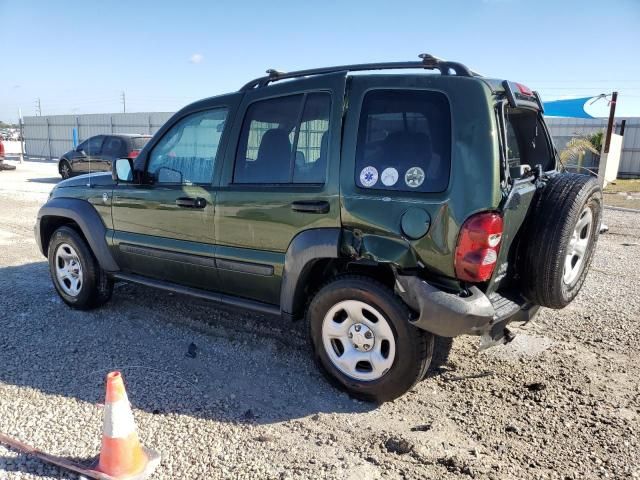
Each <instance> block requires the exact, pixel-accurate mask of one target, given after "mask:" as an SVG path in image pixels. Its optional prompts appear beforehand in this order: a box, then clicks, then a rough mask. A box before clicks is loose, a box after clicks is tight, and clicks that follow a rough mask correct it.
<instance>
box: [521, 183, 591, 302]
mask: <svg viewBox="0 0 640 480" xmlns="http://www.w3.org/2000/svg"><path fill="white" fill-rule="evenodd" d="M529 215H530V218H529V220H528V225H527V228H526V229H525V231H524V232H523V233H524V237H523V238H522V243H521V246H522V247H523V250H524V252H523V258H522V263H521V268H520V271H521V275H522V280H523V287H524V291H525V295H526V296H527V298H529V300H531V301H532V302H534V303H536V304H538V305H542V306H544V307H550V308H556V309H559V308H564V307H566V306H567V305H568V304H569V303H570V302H571V301H572V300H573V299H574V298H575V296H576V295H577V294H578V292H579V291H580V288H581V287H582V284H583V283H584V280H585V278H586V276H587V271H588V270H589V265H590V264H591V259H592V258H593V253H594V251H595V247H596V243H597V241H598V235H599V233H600V221H601V219H602V190H601V188H600V185H599V183H598V181H597V180H596V179H595V178H594V177H590V176H587V175H577V174H573V173H563V174H559V175H556V176H554V177H552V178H551V179H549V181H548V182H547V184H546V186H545V187H544V188H541V189H540V190H538V191H537V192H536V197H535V198H534V200H533V202H532V204H531V211H530V214H529Z"/></svg>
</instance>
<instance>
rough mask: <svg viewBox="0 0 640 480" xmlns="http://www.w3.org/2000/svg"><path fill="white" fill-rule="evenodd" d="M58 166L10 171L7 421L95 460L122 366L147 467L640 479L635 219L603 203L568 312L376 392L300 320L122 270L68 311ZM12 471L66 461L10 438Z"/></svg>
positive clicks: (238, 474)
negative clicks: (336, 370) (333, 364)
mask: <svg viewBox="0 0 640 480" xmlns="http://www.w3.org/2000/svg"><path fill="white" fill-rule="evenodd" d="M57 180H58V178H57V175H56V171H55V165H54V164H52V163H50V162H25V163H24V164H22V165H18V169H17V170H15V171H5V172H0V432H3V433H5V434H8V435H12V436H14V437H17V438H19V439H21V440H23V441H25V442H28V443H30V444H32V445H34V446H36V447H38V448H41V449H43V450H45V451H47V452H49V453H52V454H56V455H61V456H66V457H70V458H75V459H79V460H80V461H87V462H88V461H90V459H91V458H92V457H93V456H94V455H95V454H96V453H97V452H98V449H99V445H100V432H101V427H102V423H101V422H102V420H101V418H102V412H103V408H102V405H101V404H102V402H103V401H104V376H105V374H106V373H107V372H108V371H110V370H114V369H120V370H121V371H122V372H123V375H124V378H125V382H126V385H127V388H128V393H129V398H130V400H131V402H132V404H133V406H134V415H135V419H136V422H137V426H138V430H139V433H140V436H141V438H142V440H143V442H144V444H145V445H146V446H148V447H151V448H154V449H156V450H158V451H159V452H161V454H162V463H161V466H160V467H159V469H158V470H157V472H156V473H155V474H154V476H153V477H152V478H158V479H175V478H185V479H187V478H194V479H195V478H198V479H200V478H203V479H204V478H206V479H212V478H247V479H248V478H251V479H254V478H255V479H263V478H264V479H293V478H295V479H307V478H330V479H352V480H355V479H381V478H384V479H401V478H411V479H413V478H430V479H440V478H444V479H450V478H469V477H470V478H490V479H518V480H520V479H538V478H550V479H551V478H553V479H584V478H640V380H639V379H640V362H638V358H639V355H638V354H639V351H640V334H639V333H638V331H639V327H640V292H639V288H638V283H639V281H640V269H638V264H640V214H636V213H630V212H621V211H612V210H606V211H605V222H606V223H607V224H608V226H609V228H610V231H609V233H607V234H606V235H603V236H601V237H600V243H599V245H598V251H597V254H596V257H595V260H594V263H593V266H592V269H591V272H590V274H589V277H588V279H587V281H586V283H585V286H584V288H583V290H582V292H581V293H580V295H579V297H578V298H577V300H576V301H575V302H574V303H572V304H571V305H570V306H569V307H568V308H566V309H564V310H561V311H552V310H548V309H544V310H543V311H542V312H541V314H540V315H539V317H538V318H537V319H536V321H535V322H532V323H530V324H528V325H526V326H525V327H523V328H516V329H515V331H516V333H517V334H518V335H517V337H516V339H515V340H514V342H512V343H511V344H509V345H507V346H501V347H495V348H492V349H489V350H487V351H485V352H482V353H480V354H478V353H476V346H477V343H478V339H476V338H471V337H469V338H461V339H456V340H455V341H454V342H453V346H452V348H451V352H450V356H449V360H448V361H447V362H445V363H443V364H439V365H438V362H435V365H436V367H435V368H433V369H432V371H431V374H430V376H429V377H428V378H427V379H425V380H424V381H422V382H421V383H420V384H419V385H417V386H416V387H415V388H414V389H413V391H411V392H410V393H408V394H407V395H405V396H404V397H402V398H400V399H398V400H396V401H395V402H392V403H386V404H383V405H372V404H367V403H362V402H358V401H354V400H352V399H350V398H349V397H348V396H347V395H345V394H343V393H341V392H339V391H337V390H335V389H334V388H333V387H331V386H330V385H328V384H327V383H326V381H325V380H324V379H323V377H322V376H321V375H320V374H319V373H318V371H317V370H316V368H315V366H314V365H313V362H312V361H311V359H310V355H309V352H308V350H307V346H306V341H305V337H304V332H303V331H302V329H301V326H300V325H298V324H294V325H291V324H287V323H285V322H283V321H281V320H279V319H274V318H270V317H264V316H260V315H255V314H251V313H247V312H244V311H240V310H232V309H229V308H222V307H220V306H218V305H215V304H212V303H207V302H204V301H200V300H194V299H191V298H186V297H180V296H175V295H170V294H167V293H164V292H160V291H156V290H152V289H148V288H145V287H140V286H133V285H127V284H119V285H117V287H116V291H115V293H114V298H113V299H112V301H111V302H110V303H109V304H107V305H106V306H105V307H103V308H102V309H99V310H96V311H92V312H88V313H87V312H78V311H73V310H70V309H69V308H67V307H66V306H65V305H64V304H63V303H62V302H61V301H60V300H59V298H58V296H57V295H56V293H55V291H54V288H53V286H52V284H51V280H50V278H49V273H48V268H47V264H46V262H45V259H44V258H43V257H42V256H41V254H40V253H39V252H38V250H37V247H36V244H35V241H34V238H33V224H34V220H35V217H36V213H37V210H38V208H39V206H40V205H41V204H42V203H43V202H44V201H46V198H47V195H48V191H49V190H50V189H51V188H52V187H53V185H54V184H55V182H57ZM445 343H446V342H439V344H440V351H442V350H443V348H444V347H445V346H446V345H445ZM191 344H193V345H195V347H194V346H191ZM190 346H191V347H190ZM189 350H191V351H192V352H195V358H193V356H188V355H187V352H188V351H189ZM0 478H2V479H4V478H7V479H18V478H19V479H43V478H46V479H53V478H69V475H68V474H66V473H64V472H61V471H60V470H59V469H57V468H54V467H51V466H48V465H45V464H43V463H41V462H39V461H37V460H34V459H33V458H30V457H29V456H25V455H22V454H20V453H18V452H15V451H12V450H10V449H7V448H4V447H1V446H0Z"/></svg>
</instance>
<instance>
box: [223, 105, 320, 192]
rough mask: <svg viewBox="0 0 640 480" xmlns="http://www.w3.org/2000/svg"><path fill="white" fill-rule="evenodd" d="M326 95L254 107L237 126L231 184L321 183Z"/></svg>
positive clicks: (248, 110) (252, 106)
mask: <svg viewBox="0 0 640 480" xmlns="http://www.w3.org/2000/svg"><path fill="white" fill-rule="evenodd" d="M330 110H331V95H330V94H328V93H324V92H317V93H309V94H305V95H291V96H287V97H280V98H272V99H268V100H261V101H258V102H255V103H253V104H252V105H251V106H250V107H249V108H248V109H247V113H246V115H245V118H244V122H243V124H242V133H241V135H240V142H239V145H238V151H237V153H236V163H235V167H234V173H233V181H234V183H252V184H255V183H261V184H289V183H324V180H325V175H326V169H327V156H328V145H329V137H328V132H329V115H330Z"/></svg>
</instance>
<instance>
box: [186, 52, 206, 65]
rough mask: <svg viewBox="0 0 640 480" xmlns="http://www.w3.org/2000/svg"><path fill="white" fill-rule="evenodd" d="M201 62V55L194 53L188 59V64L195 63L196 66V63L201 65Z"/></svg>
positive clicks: (202, 57)
mask: <svg viewBox="0 0 640 480" xmlns="http://www.w3.org/2000/svg"><path fill="white" fill-rule="evenodd" d="M203 60H204V55H202V54H201V53H194V54H193V55H191V57H189V63H195V64H196V65H197V64H198V63H202V61H203Z"/></svg>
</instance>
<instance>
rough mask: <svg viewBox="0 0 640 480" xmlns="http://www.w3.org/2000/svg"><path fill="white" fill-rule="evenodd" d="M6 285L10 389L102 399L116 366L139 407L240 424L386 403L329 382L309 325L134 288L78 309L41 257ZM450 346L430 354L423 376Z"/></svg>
mask: <svg viewBox="0 0 640 480" xmlns="http://www.w3.org/2000/svg"><path fill="white" fill-rule="evenodd" d="M0 292H3V293H2V295H0V312H3V314H2V315H0V365H3V367H2V368H1V369H0V382H2V383H5V384H12V385H17V386H24V387H31V388H35V389H38V390H40V391H41V392H43V393H45V394H47V395H61V396H64V397H69V398H75V399H77V400H80V401H84V402H89V403H92V404H101V403H102V402H103V401H104V378H105V375H106V374H107V373H108V372H109V371H112V370H120V371H122V372H123V375H124V378H125V383H126V386H127V391H128V393H129V398H130V400H131V402H132V404H133V406H134V407H136V408H138V409H141V410H143V411H145V412H148V413H150V414H153V415H167V414H179V415H190V416H195V417H201V418H207V419H214V420H216V421H221V422H233V423H250V424H271V423H276V422H282V421H287V420H292V419H297V418H302V417H307V416H310V415H315V414H318V413H347V412H348V413H353V412H367V411H371V410H374V409H376V408H377V407H378V406H377V405H376V404H372V403H367V402H360V401H356V400H353V399H351V398H350V397H349V396H347V395H346V394H344V393H342V392H340V391H339V390H337V389H335V388H334V387H332V386H331V385H329V383H328V382H327V381H326V380H325V379H324V378H323V376H322V375H321V373H319V371H318V369H317V367H316V366H315V364H314V362H313V360H312V359H311V353H310V351H309V348H308V346H307V342H306V338H305V331H304V326H303V322H296V323H293V324H292V323H290V322H286V321H284V320H282V319H280V318H276V317H267V316H261V315H256V314H252V313H248V312H245V311H241V310H237V309H230V308H222V307H220V306H219V305H217V304H214V303H212V302H206V301H203V300H197V299H193V298H190V297H182V296H178V295H173V294H169V293H167V292H164V291H160V290H155V289H151V288H147V287H142V286H137V285H132V284H126V283H121V284H118V285H116V288H115V291H114V296H113V298H112V300H111V301H110V302H109V303H108V304H107V305H105V306H103V307H102V308H100V309H97V310H93V311H78V310H73V309H71V308H69V307H68V306H67V305H65V304H64V303H63V302H62V301H61V300H60V299H59V297H58V295H57V293H56V292H55V290H54V287H53V285H52V282H51V279H50V277H49V272H48V266H47V263H46V262H44V261H43V262H37V263H30V264H25V265H20V266H10V267H4V268H0ZM445 343H447V342H445ZM447 345H448V347H447ZM447 345H445V350H446V348H448V349H450V348H451V343H450V342H448V343H447ZM447 353H448V350H447V351H446V352H444V353H443V352H442V350H441V351H440V352H439V353H438V354H436V355H435V356H434V363H433V364H432V367H431V369H430V373H429V374H428V375H427V376H430V375H431V374H434V373H436V374H437V373H438V372H439V371H440V365H441V364H442V363H443V362H446V354H447ZM5 401H9V400H8V399H6V400H5ZM16 407H19V405H16Z"/></svg>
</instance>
